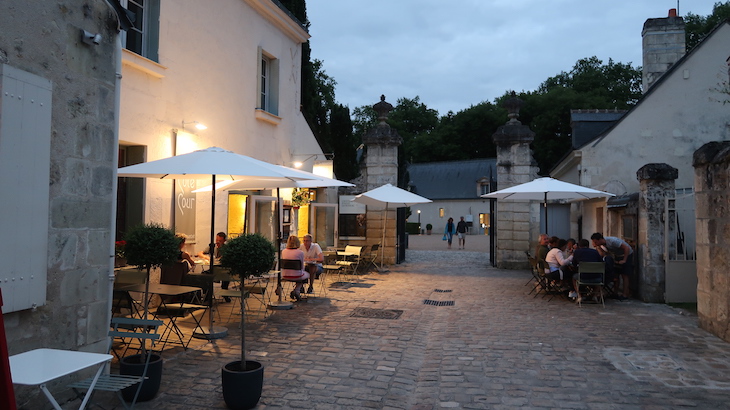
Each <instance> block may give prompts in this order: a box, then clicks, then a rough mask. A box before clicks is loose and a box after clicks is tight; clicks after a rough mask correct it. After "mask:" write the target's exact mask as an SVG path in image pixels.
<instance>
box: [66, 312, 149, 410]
mask: <svg viewBox="0 0 730 410" xmlns="http://www.w3.org/2000/svg"><path fill="white" fill-rule="evenodd" d="M162 324H163V322H162V321H160V320H144V319H135V318H122V317H115V318H112V321H111V326H112V330H110V331H109V337H110V345H109V350H112V351H113V348H112V346H113V342H114V339H115V338H122V339H131V340H139V341H140V343H142V341H143V340H150V341H151V342H152V346H153V347H154V344H155V341H157V340H159V338H160V335H159V334H158V333H157V330H158V329H159V327H160V326H162ZM127 346H129V344H127ZM125 352H126V349H125ZM115 354H116V352H115ZM151 358H152V350H151V349H150V351H148V352H147V357H146V361H145V365H144V370H143V371H142V375H141V376H130V375H122V374H112V373H107V374H103V375H101V376H100V377H99V379H98V380H97V382H96V384H95V385H94V390H101V391H111V392H116V393H117V396H118V397H119V401H121V402H122V405H123V406H124V408H125V409H128V410H131V409H132V408H134V405H135V403H136V402H137V398H138V397H139V393H140V391H141V390H142V381H144V380H145V379H146V378H147V369H148V368H149V364H150V360H151ZM93 380H94V378H93V377H90V378H88V379H85V380H81V381H78V382H76V383H72V384H70V385H69V387H70V388H72V389H73V390H74V392H76V395H77V396H79V397H83V392H86V391H87V390H88V389H89V387H90V386H91V385H92V382H93ZM134 385H138V386H137V389H136V392H135V394H134V399H133V400H132V403H131V405H129V406H127V402H126V401H125V400H124V397H123V396H122V390H124V389H127V388H130V387H132V386H134ZM92 394H93V393H92Z"/></svg>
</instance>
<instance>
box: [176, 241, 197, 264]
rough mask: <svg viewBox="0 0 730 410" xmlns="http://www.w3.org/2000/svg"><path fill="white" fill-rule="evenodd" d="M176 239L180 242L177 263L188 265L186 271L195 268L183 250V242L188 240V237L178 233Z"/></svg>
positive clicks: (193, 262) (191, 259)
mask: <svg viewBox="0 0 730 410" xmlns="http://www.w3.org/2000/svg"><path fill="white" fill-rule="evenodd" d="M175 236H176V237H177V239H178V240H179V241H180V255H178V257H177V260H178V261H184V262H187V264H188V271H190V269H191V268H192V267H193V266H195V261H194V260H193V258H192V257H191V256H190V254H189V253H187V252H185V251H184V250H183V248H184V247H185V241H186V240H187V239H188V237H187V236H186V235H185V234H184V233H179V234H176V235H175Z"/></svg>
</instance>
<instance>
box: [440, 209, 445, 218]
mask: <svg viewBox="0 0 730 410" xmlns="http://www.w3.org/2000/svg"><path fill="white" fill-rule="evenodd" d="M443 217H444V208H439V218H443Z"/></svg>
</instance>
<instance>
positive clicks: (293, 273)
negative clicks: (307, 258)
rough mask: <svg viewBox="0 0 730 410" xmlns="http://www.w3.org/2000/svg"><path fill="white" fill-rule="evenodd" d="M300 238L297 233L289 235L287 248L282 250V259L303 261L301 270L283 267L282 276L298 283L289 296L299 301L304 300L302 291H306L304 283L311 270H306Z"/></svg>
mask: <svg viewBox="0 0 730 410" xmlns="http://www.w3.org/2000/svg"><path fill="white" fill-rule="evenodd" d="M299 245H300V243H299V238H297V236H296V235H291V236H289V239H287V241H286V249H284V250H283V251H281V259H298V260H300V261H301V262H302V265H301V266H302V269H301V270H294V269H282V270H281V278H282V279H285V280H289V281H293V282H295V283H296V286H295V287H294V290H293V291H291V293H290V294H289V296H291V298H292V299H296V300H297V301H299V300H302V297H301V293H302V292H303V291H304V284H305V283H306V282H307V280H308V279H309V272H307V271H306V270H304V252H302V251H301V250H300V249H299Z"/></svg>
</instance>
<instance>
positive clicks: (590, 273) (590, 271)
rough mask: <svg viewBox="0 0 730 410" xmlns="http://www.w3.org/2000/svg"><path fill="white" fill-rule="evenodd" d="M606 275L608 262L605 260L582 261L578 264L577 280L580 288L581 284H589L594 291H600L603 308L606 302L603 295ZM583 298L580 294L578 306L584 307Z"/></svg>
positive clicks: (599, 295)
mask: <svg viewBox="0 0 730 410" xmlns="http://www.w3.org/2000/svg"><path fill="white" fill-rule="evenodd" d="M605 277H606V264H605V263H604V262H581V263H580V264H578V279H577V280H576V282H577V285H578V289H580V287H581V285H585V286H589V287H590V289H592V292H593V293H595V292H598V297H599V298H600V300H601V304H602V305H603V308H604V309H605V308H606V303H605V301H604V297H603V285H604V282H605V280H604V278H605ZM582 302H583V298H582V297H581V296H580V295H578V306H579V307H582V306H583V305H582Z"/></svg>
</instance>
